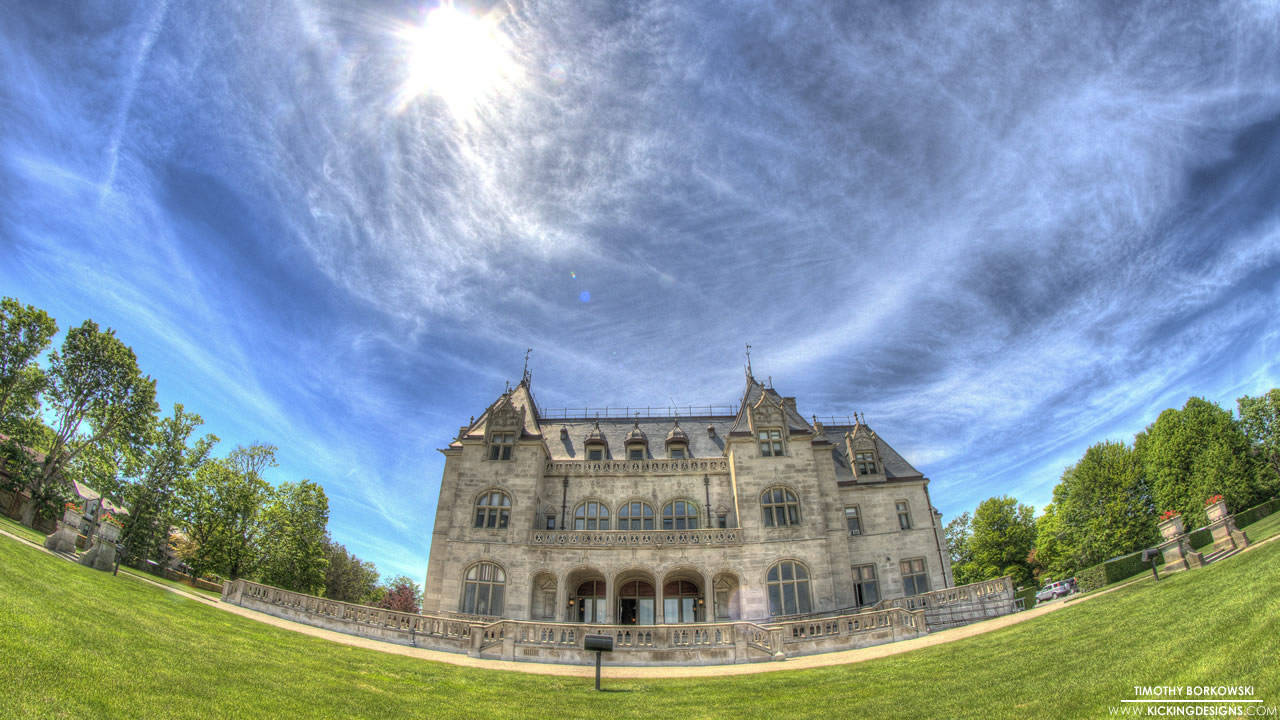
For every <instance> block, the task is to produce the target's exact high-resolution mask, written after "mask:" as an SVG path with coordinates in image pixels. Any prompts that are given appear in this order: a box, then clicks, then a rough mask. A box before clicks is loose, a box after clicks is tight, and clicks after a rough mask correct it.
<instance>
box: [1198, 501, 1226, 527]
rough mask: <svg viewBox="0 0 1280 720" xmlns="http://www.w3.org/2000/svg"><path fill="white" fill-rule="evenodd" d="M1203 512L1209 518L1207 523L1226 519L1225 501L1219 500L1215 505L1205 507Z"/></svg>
mask: <svg viewBox="0 0 1280 720" xmlns="http://www.w3.org/2000/svg"><path fill="white" fill-rule="evenodd" d="M1204 512H1205V514H1206V515H1208V516H1209V522H1211V523H1216V522H1219V521H1221V520H1223V519H1225V518H1226V517H1227V501H1226V500H1219V501H1218V502H1216V503H1213V504H1211V505H1207V506H1205V509H1204Z"/></svg>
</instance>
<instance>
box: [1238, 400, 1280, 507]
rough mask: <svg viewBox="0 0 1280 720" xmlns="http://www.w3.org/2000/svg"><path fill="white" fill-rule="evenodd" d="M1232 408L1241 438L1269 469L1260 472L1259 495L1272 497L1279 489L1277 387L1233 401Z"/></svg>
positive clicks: (1279, 412)
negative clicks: (1238, 422) (1238, 412)
mask: <svg viewBox="0 0 1280 720" xmlns="http://www.w3.org/2000/svg"><path fill="white" fill-rule="evenodd" d="M1236 406H1237V407H1238V408H1239V410H1240V427H1241V429H1242V430H1243V431H1244V434H1245V437H1246V438H1248V440H1249V442H1250V444H1251V445H1252V446H1253V449H1254V451H1255V452H1256V453H1257V454H1258V457H1259V458H1260V459H1261V460H1262V462H1263V463H1264V464H1265V465H1266V466H1267V467H1269V468H1270V470H1271V472H1270V473H1261V475H1262V478H1261V482H1260V483H1259V488H1258V489H1259V491H1260V492H1259V494H1260V495H1272V496H1274V495H1275V494H1276V491H1277V490H1280V388H1272V389H1271V390H1269V391H1267V392H1265V393H1263V394H1262V395H1259V396H1258V397H1249V396H1248V395H1246V396H1244V397H1242V398H1240V399H1238V400H1236ZM1258 499H1261V498H1258ZM1236 509H1237V510H1238V509H1239V508H1236Z"/></svg>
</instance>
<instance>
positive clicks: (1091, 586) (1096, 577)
mask: <svg viewBox="0 0 1280 720" xmlns="http://www.w3.org/2000/svg"><path fill="white" fill-rule="evenodd" d="M1105 564H1106V563H1100V564H1098V565H1094V566H1093V567H1088V568H1085V569H1084V570H1081V571H1080V572H1078V573H1076V589H1077V590H1079V591H1080V592H1089V591H1091V590H1097V589H1098V588H1100V587H1102V586H1103V585H1106V584H1107V571H1106V570H1104V569H1103V568H1102V566H1103V565H1105Z"/></svg>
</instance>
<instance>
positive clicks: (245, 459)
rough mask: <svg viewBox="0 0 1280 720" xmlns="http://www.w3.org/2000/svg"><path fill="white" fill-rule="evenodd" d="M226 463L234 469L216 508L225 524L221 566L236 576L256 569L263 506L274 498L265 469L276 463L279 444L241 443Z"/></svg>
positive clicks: (233, 578) (248, 573)
mask: <svg viewBox="0 0 1280 720" xmlns="http://www.w3.org/2000/svg"><path fill="white" fill-rule="evenodd" d="M226 464H227V467H228V468H230V469H231V471H232V472H231V473H230V474H228V475H226V476H224V477H225V479H226V481H227V482H226V484H225V485H222V486H220V487H219V488H218V490H217V512H218V513H220V517H221V522H222V524H223V532H222V534H221V535H220V536H219V546H218V553H220V555H219V557H220V564H219V565H218V567H219V570H220V571H221V572H223V573H225V574H226V575H227V577H229V578H231V579H232V580H235V579H236V578H240V577H244V576H246V575H251V574H253V573H254V572H255V571H256V569H257V565H258V561H259V540H260V538H261V536H262V532H263V522H262V516H263V509H264V507H265V505H266V503H267V501H268V500H269V499H270V498H271V486H270V485H268V484H267V481H266V480H265V479H264V478H263V476H262V473H263V472H265V471H266V469H267V468H270V467H275V466H276V446H275V445H267V444H265V443H254V444H253V445H250V446H248V447H244V446H239V447H237V448H236V449H235V450H233V451H232V452H231V454H230V455H228V456H227V458H226Z"/></svg>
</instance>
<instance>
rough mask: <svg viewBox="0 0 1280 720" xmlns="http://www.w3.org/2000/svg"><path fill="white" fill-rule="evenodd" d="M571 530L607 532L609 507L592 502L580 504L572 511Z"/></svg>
mask: <svg viewBox="0 0 1280 720" xmlns="http://www.w3.org/2000/svg"><path fill="white" fill-rule="evenodd" d="M573 529H574V530H608V529H609V507H608V506H607V505H605V504H604V503H600V502H596V501H594V500H591V501H589V502H584V503H582V504H581V505H579V506H578V508H577V509H576V510H574V511H573Z"/></svg>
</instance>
